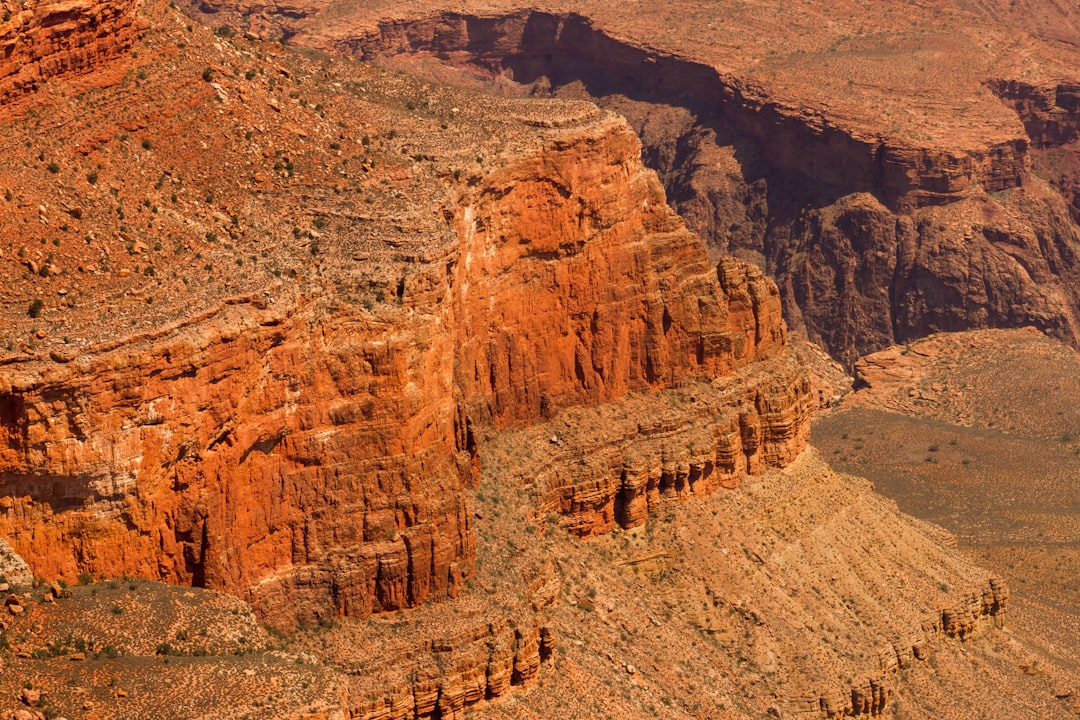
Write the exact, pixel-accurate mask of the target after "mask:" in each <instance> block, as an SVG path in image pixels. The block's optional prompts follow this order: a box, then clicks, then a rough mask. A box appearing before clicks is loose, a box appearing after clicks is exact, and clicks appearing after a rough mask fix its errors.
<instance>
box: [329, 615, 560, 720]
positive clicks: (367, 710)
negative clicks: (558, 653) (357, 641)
mask: <svg viewBox="0 0 1080 720" xmlns="http://www.w3.org/2000/svg"><path fill="white" fill-rule="evenodd" d="M427 650H428V653H431V656H432V657H435V658H437V659H438V662H435V661H433V660H430V658H429V657H428V656H427V655H424V658H427V659H428V661H426V662H425V661H423V660H422V661H420V662H418V663H416V665H417V667H416V668H414V669H413V670H412V671H411V672H410V673H409V677H408V678H406V679H402V680H400V681H389V682H388V681H386V680H385V679H382V678H381V679H380V682H379V687H378V688H372V687H368V686H370V685H371V682H370V681H367V682H365V680H364V679H362V678H359V677H358V678H357V680H356V682H354V683H353V686H352V687H351V688H350V694H351V699H350V702H349V705H350V708H349V710H350V713H351V715H350V717H353V718H358V719H359V720H412V719H413V718H415V719H416V720H421V719H424V718H440V719H442V718H446V719H460V718H462V717H464V712H465V710H466V708H469V707H471V706H473V705H476V704H477V703H479V702H480V701H482V700H496V699H499V698H503V697H505V696H506V695H507V694H508V693H509V692H511V690H513V689H525V688H529V687H532V686H533V685H534V684H535V683H536V681H537V679H538V674H539V671H540V666H541V664H542V663H544V662H547V661H548V660H549V659H550V658H551V657H552V653H553V652H554V651H555V637H554V635H553V633H552V632H551V630H550V629H549V628H547V627H542V626H539V625H537V624H536V623H535V622H533V623H532V624H524V625H521V626H516V625H514V624H511V623H508V622H507V621H505V620H502V621H497V622H491V623H484V624H483V625H480V626H477V627H475V628H471V629H469V630H466V631H462V632H458V633H456V634H455V635H454V636H453V637H449V636H448V637H446V638H444V639H441V640H439V641H436V642H434V643H432V644H431V645H430V647H429V648H428V649H427ZM403 663H404V665H405V666H406V667H408V666H409V665H410V662H409V659H403ZM389 665H390V664H389V663H388V666H389ZM345 672H346V673H348V672H349V671H348V669H347V668H345ZM356 674H357V675H361V673H359V672H357V673H356Z"/></svg>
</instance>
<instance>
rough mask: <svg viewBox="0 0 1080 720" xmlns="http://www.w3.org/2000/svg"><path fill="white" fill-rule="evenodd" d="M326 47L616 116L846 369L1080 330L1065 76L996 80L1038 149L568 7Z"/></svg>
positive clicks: (389, 27) (675, 198)
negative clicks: (1005, 337)
mask: <svg viewBox="0 0 1080 720" xmlns="http://www.w3.org/2000/svg"><path fill="white" fill-rule="evenodd" d="M329 47H330V48H331V49H334V50H336V51H338V52H342V53H347V54H349V55H352V56H354V57H358V58H363V59H366V60H378V59H379V58H408V57H415V58H418V59H422V58H429V57H430V58H436V59H438V60H439V61H441V62H443V63H447V64H450V65H453V66H458V67H463V66H470V67H472V68H473V69H476V68H479V69H480V70H482V71H483V72H485V73H487V74H488V75H489V76H490V77H492V78H507V77H508V78H511V79H513V80H514V81H516V82H518V83H522V84H525V86H526V89H528V90H530V91H531V92H533V93H540V94H554V95H571V96H575V97H581V96H587V97H591V98H593V99H594V100H595V101H596V102H598V103H599V104H601V105H602V106H605V107H608V108H611V109H613V110H615V111H617V112H619V113H621V114H623V115H624V116H625V117H626V118H627V119H628V120H629V121H630V122H631V124H632V125H633V126H634V128H635V130H636V131H637V132H638V133H639V135H640V136H641V137H642V140H643V144H644V157H645V159H646V162H647V163H648V164H649V165H650V166H651V167H653V168H654V169H655V170H656V171H657V172H658V173H659V174H660V176H661V178H662V180H663V181H664V183H665V186H666V188H667V194H668V197H669V199H670V201H671V202H672V204H673V206H674V207H675V208H676V209H677V210H678V211H679V213H680V215H682V216H683V217H685V218H686V220H687V223H688V224H689V225H690V227H691V228H692V229H693V230H694V231H695V232H697V233H699V234H700V235H701V236H702V238H703V239H704V240H705V242H706V244H707V245H708V246H709V247H710V251H711V252H712V253H713V256H714V257H719V256H721V255H723V254H729V253H730V254H736V255H739V256H742V257H745V258H747V259H750V260H752V261H754V262H756V263H758V264H759V265H760V266H762V267H763V268H764V269H765V270H766V271H767V272H768V274H769V275H770V276H772V277H774V278H775V279H776V281H777V284H778V285H779V287H780V291H781V294H782V297H783V302H784V312H785V314H786V318H787V320H788V323H789V325H791V326H793V327H794V328H796V329H798V330H805V332H806V334H807V335H808V337H809V338H810V339H811V340H814V341H816V342H819V343H821V344H822V345H823V346H824V347H826V348H827V349H828V350H829V352H830V353H831V354H832V355H833V356H834V357H836V358H838V359H840V360H842V361H843V362H845V363H846V364H848V365H849V366H850V364H851V363H853V362H854V361H855V359H856V358H858V357H859V356H861V355H864V354H866V353H867V352H870V351H873V350H877V349H880V348H882V347H885V346H887V345H890V344H892V343H894V342H898V341H901V342H902V341H906V340H909V339H912V338H916V337H921V336H923V335H926V334H929V333H932V332H936V331H949V330H960V329H967V328H979V327H1015V326H1021V325H1028V324H1030V325H1035V326H1037V327H1039V328H1040V329H1042V330H1044V331H1046V332H1048V333H1051V334H1053V335H1055V336H1057V337H1060V338H1062V339H1065V340H1067V341H1070V342H1075V341H1076V339H1077V338H1078V337H1080V334H1078V311H1080V310H1078V309H1080V283H1077V282H1076V280H1075V277H1076V275H1077V271H1078V270H1080V268H1078V267H1077V262H1078V260H1077V258H1078V257H1080V229H1078V227H1077V224H1076V221H1075V219H1076V217H1077V209H1076V199H1075V198H1076V197H1078V196H1080V195H1078V193H1077V192H1076V188H1077V187H1080V183H1078V182H1076V180H1075V178H1076V177H1080V174H1078V173H1077V172H1074V170H1075V168H1074V167H1073V166H1074V165H1080V164H1078V163H1075V162H1074V163H1072V164H1070V165H1069V168H1072V169H1070V170H1068V172H1065V173H1062V174H1061V175H1062V176H1061V178H1059V177H1058V173H1056V172H1055V173H1051V172H1048V171H1047V172H1044V169H1045V166H1047V165H1048V164H1050V161H1051V160H1053V161H1055V162H1057V161H1056V160H1055V158H1050V159H1048V160H1044V159H1043V156H1042V155H1040V154H1039V153H1040V152H1041V149H1040V148H1042V147H1043V146H1045V144H1046V143H1047V142H1054V143H1059V144H1060V143H1063V142H1068V141H1069V138H1070V137H1072V135H1074V134H1075V125H1076V123H1075V118H1076V114H1075V112H1073V111H1071V110H1069V108H1070V107H1071V103H1072V102H1073V100H1072V98H1073V91H1072V90H1071V89H1070V88H1072V87H1073V86H1072V85H1070V84H1068V83H1064V84H1058V85H1055V86H1054V87H1053V88H1050V89H1045V88H1044V89H1042V90H1039V91H1038V92H1034V91H1033V92H1032V93H1024V92H1022V90H1023V88H1022V87H1021V86H1020V85H1018V84H1016V83H1011V84H1010V83H1004V82H1002V83H997V84H996V85H995V84H994V83H989V85H990V87H991V89H993V90H994V91H995V92H996V93H997V94H998V95H999V96H1000V97H1002V98H1003V99H1005V100H1006V101H1008V102H1010V103H1011V104H1012V105H1013V106H1014V107H1016V109H1017V110H1018V112H1019V113H1020V119H1021V120H1022V121H1023V123H1024V125H1025V126H1026V128H1027V132H1028V134H1030V138H1029V137H1027V136H1026V135H1025V133H1024V132H1023V131H1022V130H1021V129H1020V127H1019V125H1018V127H1017V132H1016V133H1012V134H1011V135H1009V136H1008V138H1007V139H1003V140H994V141H986V142H981V143H980V142H974V144H973V143H972V142H971V141H965V142H964V143H960V142H959V141H958V142H957V143H955V144H949V143H942V142H927V141H923V142H919V141H916V140H912V139H910V138H906V137H905V136H903V135H900V134H897V133H891V132H885V131H883V130H881V129H880V128H875V127H874V126H873V125H859V124H858V123H854V122H845V121H841V120H838V119H835V118H832V117H831V116H829V115H828V114H827V113H826V112H825V111H819V110H816V109H814V108H815V107H816V106H815V105H814V104H813V103H810V104H800V103H797V102H789V101H787V100H784V99H783V97H782V96H781V95H778V94H776V93H775V92H773V91H772V90H770V89H769V88H768V87H767V86H766V85H764V84H760V83H759V82H758V81H756V80H752V79H748V78H749V77H750V76H749V75H742V76H736V75H734V74H730V73H727V72H725V71H720V70H716V69H714V68H712V67H710V66H708V65H706V64H704V63H701V62H695V61H693V60H692V59H688V58H684V57H680V56H677V55H673V54H670V53H666V52H664V51H662V50H658V49H655V48H651V47H647V46H643V45H640V44H637V43H635V42H633V41H631V40H626V39H622V38H618V37H615V36H613V35H611V34H608V33H607V32H605V30H604V29H603V28H601V27H598V26H596V25H595V24H594V23H592V22H591V21H590V20H588V19H587V18H584V17H582V16H580V15H576V14H573V13H567V14H562V15H558V14H552V13H545V12H538V11H520V12H513V13H507V14H505V15H492V16H485V15H479V14H476V15H467V14H459V13H441V14H437V15H432V16H429V17H425V18H420V19H412V20H400V21H396V20H395V21H389V20H388V21H382V22H380V23H378V24H377V28H376V29H374V30H370V31H367V32H361V31H356V32H355V33H354V34H353V36H351V37H342V38H340V39H338V40H337V41H336V42H335V43H333V44H331V45H330V46H329ZM417 68H418V69H419V70H420V71H422V70H423V66H422V65H417ZM1021 96H1022V97H1023V98H1026V99H1021ZM1006 134H1007V135H1008V133H1006ZM1032 145H1034V146H1035V147H1036V150H1035V151H1034V153H1035V154H1034V158H1033V150H1032V147H1031V146H1032ZM1070 157H1072V155H1070ZM1033 163H1034V164H1035V166H1036V169H1038V170H1039V171H1040V173H1041V174H1042V176H1043V177H1037V176H1035V175H1033V174H1032V165H1033ZM1060 164H1061V163H1060V162H1058V163H1057V165H1060ZM1054 167H1055V168H1056V165H1055V166H1054ZM1051 175H1053V177H1050V176H1051ZM1044 178H1046V179H1050V180H1051V181H1052V184H1050V185H1048V184H1047V183H1046V182H1045V181H1044ZM1070 188H1071V189H1070ZM1063 193H1064V195H1065V197H1064V198H1063V197H1062V194H1063ZM1070 199H1071V200H1072V202H1073V205H1072V207H1070V204H1069V200H1070Z"/></svg>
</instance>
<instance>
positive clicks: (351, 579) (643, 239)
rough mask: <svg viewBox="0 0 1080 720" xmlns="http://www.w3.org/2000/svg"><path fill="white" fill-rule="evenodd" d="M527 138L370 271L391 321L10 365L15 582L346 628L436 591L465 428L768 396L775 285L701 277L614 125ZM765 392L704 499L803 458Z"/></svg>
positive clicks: (285, 300) (126, 343) (795, 405)
mask: <svg viewBox="0 0 1080 720" xmlns="http://www.w3.org/2000/svg"><path fill="white" fill-rule="evenodd" d="M529 133H531V136H530V137H529V139H528V140H527V141H526V143H525V144H524V145H523V146H521V147H519V148H518V149H516V150H515V151H514V152H513V153H512V154H508V155H506V156H504V157H502V158H500V160H499V162H498V164H497V166H496V167H495V168H493V169H492V170H491V171H490V172H487V173H485V174H483V175H471V176H469V177H468V178H463V179H462V180H461V181H460V183H457V184H456V185H454V186H452V187H453V188H455V189H453V190H452V197H451V198H450V199H448V201H447V203H446V204H445V205H444V208H445V209H444V212H443V217H442V218H441V219H440V222H442V223H444V224H443V225H442V230H441V231H440V232H439V234H437V235H436V238H437V239H435V238H433V240H432V242H431V243H430V244H429V245H428V246H427V248H426V249H424V250H423V251H422V252H420V253H418V254H416V255H412V254H404V253H402V251H400V250H398V251H394V248H393V247H392V246H391V247H390V250H391V252H390V253H384V254H383V255H380V258H381V259H380V260H379V261H378V262H372V264H371V266H370V267H371V268H376V269H377V275H378V278H384V277H392V278H397V279H396V280H394V281H393V282H391V283H390V285H389V287H388V288H387V292H386V294H387V295H389V296H390V297H391V301H390V302H383V301H382V296H383V293H382V292H381V291H380V293H379V296H380V301H379V303H378V304H377V305H376V304H374V303H369V304H368V305H367V306H365V305H364V304H359V305H353V304H351V303H344V302H342V298H341V297H339V296H336V295H335V293H336V292H343V290H342V288H344V287H346V285H345V284H344V280H338V281H337V285H336V286H329V287H328V286H323V289H322V292H320V293H318V294H315V293H314V291H313V292H311V293H305V292H292V293H290V292H288V291H285V292H281V293H277V294H275V296H274V297H273V298H272V299H273V300H274V302H275V304H273V305H271V304H269V303H268V302H267V299H266V296H265V295H263V294H260V293H255V294H251V295H241V296H235V297H231V298H226V299H225V300H224V301H222V302H220V303H219V304H218V305H216V306H214V307H211V308H210V309H208V310H206V311H205V312H203V313H202V314H199V315H196V316H193V317H189V318H186V319H184V320H182V321H178V322H176V323H174V324H172V325H167V326H165V327H163V328H159V329H157V330H154V331H151V332H147V333H143V334H141V335H136V336H133V337H131V338H128V339H124V340H117V341H112V342H103V343H99V344H98V345H91V346H87V347H84V348H83V349H82V351H81V352H80V353H78V354H75V355H73V354H70V353H68V354H65V353H63V352H54V353H53V357H52V359H49V360H44V359H32V358H27V359H19V358H11V359H9V361H8V363H7V364H6V365H5V366H3V368H2V369H0V419H2V421H3V424H2V428H3V432H2V434H0V473H2V474H3V475H2V477H3V478H4V481H3V489H4V496H3V499H2V505H3V511H2V513H0V533H3V534H4V535H5V536H6V537H8V538H9V539H10V541H11V543H12V545H13V546H14V548H15V549H16V551H17V552H19V553H20V554H21V555H22V556H24V557H25V558H26V559H27V560H28V561H29V562H30V563H31V565H32V567H33V569H34V571H35V572H36V573H37V574H38V575H43V576H48V577H53V576H66V577H69V578H72V577H73V576H74V575H77V574H78V573H79V572H84V571H88V572H91V573H93V574H105V575H110V576H117V575H121V574H125V573H127V574H138V575H142V576H148V577H152V578H159V579H163V580H167V581H169V582H175V583H182V584H194V585H199V586H206V587H212V588H217V589H224V590H226V591H228V592H231V593H234V594H238V595H241V596H243V597H245V598H246V599H248V600H250V601H251V602H252V603H253V605H254V606H255V607H256V608H257V609H258V610H259V611H260V613H261V616H262V617H263V618H264V619H265V620H267V621H269V622H271V623H274V624H277V625H279V626H289V625H291V624H293V623H296V622H301V623H311V622H314V621H315V620H316V619H319V618H326V617H330V616H334V615H337V614H345V615H353V616H360V617H363V616H366V615H367V614H369V613H372V612H377V611H385V610H393V609H398V608H402V607H411V606H415V605H417V604H419V603H421V602H423V601H424V600H425V599H427V598H429V597H444V596H447V595H454V594H456V593H457V592H459V590H460V589H461V587H462V581H463V579H464V578H465V577H466V576H467V575H468V574H469V573H470V568H471V565H472V562H473V557H474V552H475V550H474V545H473V542H474V541H473V532H472V529H471V526H470V519H469V515H468V513H467V511H466V501H465V489H466V488H467V487H468V486H469V485H470V484H471V483H473V482H474V479H475V476H476V475H475V473H476V470H477V466H476V462H477V460H476V443H477V439H476V438H477V432H478V429H479V428H481V427H490V428H498V427H504V426H510V425H521V424H528V423H531V422H534V421H536V420H539V419H541V418H545V417H552V416H555V415H557V414H558V413H559V412H560V411H561V410H563V409H565V408H568V407H571V406H576V405H593V404H596V403H600V402H610V401H615V400H619V399H620V398H622V397H623V396H624V395H625V394H626V393H627V392H628V391H630V390H642V391H652V390H660V389H663V388H670V387H675V386H678V385H679V384H681V383H682V382H684V381H685V378H687V377H703V378H710V377H717V378H722V377H726V376H728V375H730V374H731V373H733V372H736V371H738V370H739V369H740V368H746V367H749V366H755V367H760V368H762V373H763V374H764V375H763V376H767V375H768V374H769V373H770V372H771V370H770V369H768V368H771V365H769V363H770V362H775V360H774V359H775V358H777V357H778V356H779V355H780V354H781V353H782V352H783V348H784V328H783V321H782V320H781V318H780V311H779V301H778V293H777V291H776V288H775V286H774V285H773V284H772V283H771V282H770V281H768V280H766V279H765V278H764V277H762V276H761V274H760V272H757V271H755V270H753V269H751V268H749V267H748V266H746V265H745V264H743V263H741V262H739V261H736V260H732V259H728V260H726V261H725V262H723V263H722V264H721V265H720V267H719V270H718V269H717V268H716V267H714V266H713V265H711V264H710V263H709V261H708V259H707V256H706V253H705V251H704V248H703V247H702V245H701V243H700V241H699V240H698V238H697V237H696V236H694V235H693V234H692V233H690V232H689V231H688V230H686V228H685V227H684V226H683V224H682V222H681V221H680V220H679V218H678V217H677V216H676V215H675V214H674V213H673V212H672V211H671V210H670V209H669V208H668V207H667V205H666V203H665V201H664V194H663V190H662V188H661V186H660V184H659V182H658V180H657V179H656V176H655V175H654V174H652V173H651V172H650V171H648V170H646V169H645V168H644V167H643V166H642V165H641V163H640V160H639V152H640V145H639V143H638V140H637V138H636V137H635V136H634V134H633V132H632V131H631V129H630V128H629V127H628V126H627V124H626V123H625V122H624V121H623V120H622V119H620V118H617V117H616V116H612V115H610V114H599V113H597V112H596V111H595V110H591V111H589V112H588V113H586V114H585V115H583V116H581V117H579V118H577V119H575V120H573V121H572V122H570V123H569V125H568V126H567V127H565V128H562V129H546V130H545V129H533V130H529ZM345 244H346V243H345V242H343V245H345ZM321 245H322V247H321V249H320V251H319V252H320V253H321V254H323V255H324V256H329V257H331V258H335V257H338V258H339V260H338V261H339V262H341V263H342V266H343V267H346V266H351V263H349V261H348V260H347V259H344V257H343V256H345V253H346V252H348V251H346V250H344V249H342V250H340V251H339V250H336V249H335V248H334V246H333V241H332V240H331V239H324V240H323V241H322V243H321ZM380 252H382V250H380ZM338 253H340V255H339V254H338ZM394 253H396V254H394ZM384 256H385V257H384ZM388 268H389V269H388ZM371 272H372V273H375V272H376V270H375V269H373V270H371ZM365 282H375V280H373V279H369V280H368V281H365ZM378 282H382V280H381V279H380V280H378ZM785 372H786V374H785V375H784V376H783V378H784V379H783V380H779V379H778V380H777V382H778V383H782V384H787V383H789V382H794V385H793V386H792V387H787V388H786V389H784V390H783V391H777V390H776V389H773V390H769V391H764V392H761V393H759V395H760V397H759V398H758V399H757V400H754V399H753V397H754V396H753V395H750V396H748V397H749V401H748V402H749V405H748V407H749V409H748V410H747V411H745V412H743V415H745V417H744V418H743V422H742V425H745V426H746V427H745V428H742V427H741V426H738V428H739V429H738V433H737V434H739V437H740V438H742V437H744V436H745V441H743V444H744V445H745V447H744V448H742V449H739V447H738V442H736V443H735V446H733V447H728V446H729V445H731V443H732V442H733V440H732V438H730V437H728V435H730V433H729V432H728V431H729V430H730V428H727V429H725V430H724V431H723V433H728V435H723V433H720V434H721V435H723V437H724V438H726V439H725V440H724V441H723V442H722V443H721V444H722V445H724V448H723V452H721V450H720V449H719V446H716V447H714V448H713V449H712V450H709V448H702V451H703V452H714V453H720V454H723V453H727V455H731V456H732V457H731V458H727V455H724V458H718V461H719V462H721V463H722V465H723V468H724V471H725V472H726V473H727V476H728V477H729V478H735V477H737V475H738V473H740V472H742V471H743V470H745V469H748V468H749V469H754V468H757V467H760V464H761V463H762V462H768V463H772V464H780V463H783V462H785V461H786V460H787V459H790V458H791V457H793V456H794V454H795V453H797V452H798V450H799V449H800V448H801V447H802V445H803V444H804V443H805V436H806V432H805V423H806V420H807V418H806V414H805V412H803V405H804V400H805V397H804V394H808V392H809V391H808V390H807V389H806V387H805V383H804V382H802V380H801V377H802V376H801V375H799V374H798V372H795V371H794V370H793V369H792V368H791V367H788V368H787V369H786V370H785ZM792 373H794V374H792ZM743 402H744V400H743V399H741V398H740V399H739V400H738V402H737V403H736V404H740V403H743ZM774 416H775V417H774ZM770 423H772V424H773V425H776V427H777V428H779V429H773V427H772V425H770ZM763 428H764V429H763ZM725 458H726V459H725ZM738 458H747V459H748V460H746V461H744V460H740V459H738Z"/></svg>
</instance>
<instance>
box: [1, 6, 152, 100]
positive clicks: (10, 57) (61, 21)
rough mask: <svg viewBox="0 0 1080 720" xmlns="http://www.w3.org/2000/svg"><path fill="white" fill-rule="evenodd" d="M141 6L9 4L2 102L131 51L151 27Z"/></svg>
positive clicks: (5, 14)
mask: <svg viewBox="0 0 1080 720" xmlns="http://www.w3.org/2000/svg"><path fill="white" fill-rule="evenodd" d="M138 10H139V2H138V0H117V1H115V2H95V1H92V0H59V1H51V0H35V1H34V2H29V3H27V2H23V3H15V2H12V3H7V2H5V3H3V10H2V12H3V22H0V57H2V58H3V59H2V60H0V104H3V103H7V102H10V101H11V100H13V99H15V98H18V97H19V96H21V95H25V94H27V93H30V92H33V91H34V90H35V89H37V88H38V87H39V86H40V85H41V83H43V82H45V81H47V80H49V79H50V78H54V77H62V76H66V75H74V74H81V73H86V72H90V71H91V70H94V69H95V68H98V67H100V66H101V65H102V64H103V63H105V62H107V61H109V60H111V59H113V58H115V57H117V56H119V55H121V54H122V53H124V52H126V51H127V50H128V49H129V48H130V47H131V46H132V45H133V44H134V42H135V40H136V39H137V38H138V36H139V33H140V32H141V31H142V30H144V29H145V27H146V25H145V23H144V22H142V21H140V19H139V17H138Z"/></svg>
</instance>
